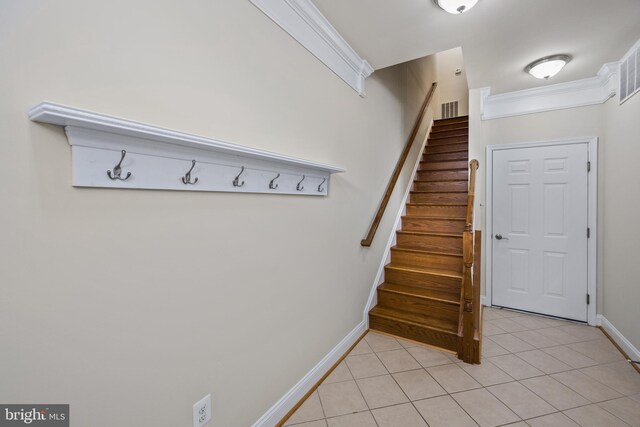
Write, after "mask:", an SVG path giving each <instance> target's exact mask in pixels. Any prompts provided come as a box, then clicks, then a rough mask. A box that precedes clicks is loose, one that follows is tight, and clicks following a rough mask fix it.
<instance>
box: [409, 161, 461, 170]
mask: <svg viewBox="0 0 640 427" xmlns="http://www.w3.org/2000/svg"><path fill="white" fill-rule="evenodd" d="M449 169H462V170H468V169H469V164H468V163H467V162H466V161H464V160H455V161H451V162H425V163H423V162H420V170H421V171H437V170H449Z"/></svg>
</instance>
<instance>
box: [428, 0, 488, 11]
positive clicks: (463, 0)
mask: <svg viewBox="0 0 640 427" xmlns="http://www.w3.org/2000/svg"><path fill="white" fill-rule="evenodd" d="M433 2H434V3H435V4H437V5H438V6H440V7H441V8H442V9H444V10H445V11H447V12H449V13H453V14H456V15H457V14H460V13H464V12H466V11H467V10H469V9H471V8H472V7H473V6H475V5H476V3H478V0H433Z"/></svg>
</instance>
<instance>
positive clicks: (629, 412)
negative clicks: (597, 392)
mask: <svg viewBox="0 0 640 427" xmlns="http://www.w3.org/2000/svg"><path fill="white" fill-rule="evenodd" d="M598 406H600V407H601V408H603V409H604V410H606V411H607V412H610V413H611V414H613V415H615V416H616V417H618V418H620V419H621V420H622V421H624V422H626V423H627V424H629V425H631V426H633V427H638V426H640V405H638V402H636V401H635V400H633V399H629V398H628V397H623V398H620V399H615V400H609V401H607V402H602V403H599V404H598Z"/></svg>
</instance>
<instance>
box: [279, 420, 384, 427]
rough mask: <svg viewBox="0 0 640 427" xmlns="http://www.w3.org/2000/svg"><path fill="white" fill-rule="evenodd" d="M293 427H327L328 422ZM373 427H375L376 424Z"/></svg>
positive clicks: (320, 421)
mask: <svg viewBox="0 0 640 427" xmlns="http://www.w3.org/2000/svg"><path fill="white" fill-rule="evenodd" d="M285 425H286V424H285ZM292 427H327V422H326V421H325V420H318V421H310V422H308V423H302V424H296V425H295V426H292ZM372 427H375V424H374V425H373V426H372Z"/></svg>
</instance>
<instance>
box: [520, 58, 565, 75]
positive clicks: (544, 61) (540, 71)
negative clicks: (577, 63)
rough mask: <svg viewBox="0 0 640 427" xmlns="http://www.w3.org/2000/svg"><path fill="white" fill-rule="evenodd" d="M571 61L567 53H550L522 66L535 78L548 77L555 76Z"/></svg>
mask: <svg viewBox="0 0 640 427" xmlns="http://www.w3.org/2000/svg"><path fill="white" fill-rule="evenodd" d="M569 61H571V57H570V56H569V55H551V56H545V57H544V58H540V59H538V60H537V61H533V62H532V63H531V64H529V65H527V66H526V67H525V68H524V71H526V72H527V73H529V74H531V75H532V76H533V77H535V78H536V79H545V80H546V79H548V78H550V77H553V76H555V75H556V74H558V73H559V72H560V70H562V69H563V68H564V66H565V65H567V63H568V62H569Z"/></svg>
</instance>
